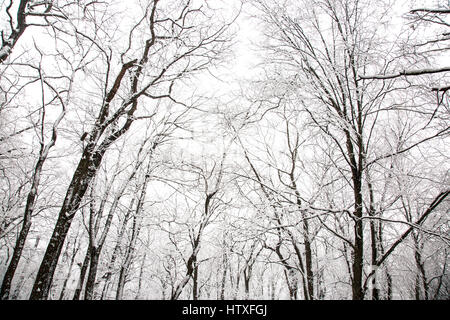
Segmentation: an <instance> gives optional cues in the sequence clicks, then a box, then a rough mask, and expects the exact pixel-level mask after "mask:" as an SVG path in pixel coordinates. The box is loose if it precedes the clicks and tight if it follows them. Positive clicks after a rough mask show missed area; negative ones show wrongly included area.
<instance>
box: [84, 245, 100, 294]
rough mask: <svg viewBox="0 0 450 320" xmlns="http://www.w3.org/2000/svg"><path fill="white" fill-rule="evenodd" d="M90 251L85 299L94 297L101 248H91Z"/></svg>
mask: <svg viewBox="0 0 450 320" xmlns="http://www.w3.org/2000/svg"><path fill="white" fill-rule="evenodd" d="M90 252H91V253H90V257H91V259H90V260H91V261H90V263H89V274H88V278H87V282H86V289H85V292H84V299H85V300H92V299H93V298H94V289H95V279H96V276H97V269H98V263H99V257H100V252H101V250H99V248H91V250H90Z"/></svg>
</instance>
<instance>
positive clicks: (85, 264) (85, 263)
mask: <svg viewBox="0 0 450 320" xmlns="http://www.w3.org/2000/svg"><path fill="white" fill-rule="evenodd" d="M90 260H91V253H90V250H89V248H88V249H87V250H86V255H85V256H84V260H83V264H82V266H81V270H80V278H79V279H78V285H77V288H76V289H75V293H74V295H73V300H80V296H81V291H82V290H83V284H84V278H85V277H86V272H87V268H88V266H89V262H90Z"/></svg>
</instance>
